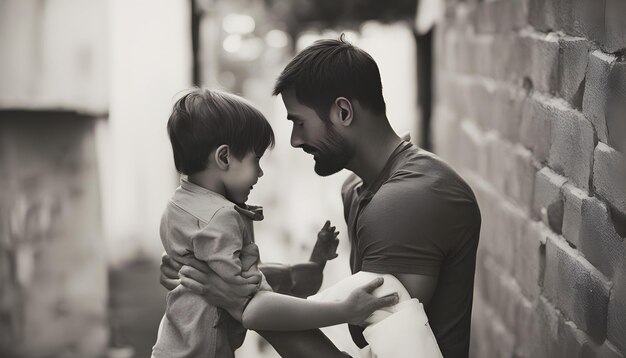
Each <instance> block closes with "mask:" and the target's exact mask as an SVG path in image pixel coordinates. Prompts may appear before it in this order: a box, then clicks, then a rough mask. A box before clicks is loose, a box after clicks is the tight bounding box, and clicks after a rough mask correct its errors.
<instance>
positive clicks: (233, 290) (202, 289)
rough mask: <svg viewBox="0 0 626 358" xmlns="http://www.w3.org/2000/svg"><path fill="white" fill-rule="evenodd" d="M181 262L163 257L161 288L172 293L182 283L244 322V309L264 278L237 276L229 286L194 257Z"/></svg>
mask: <svg viewBox="0 0 626 358" xmlns="http://www.w3.org/2000/svg"><path fill="white" fill-rule="evenodd" d="M180 260H181V261H180V262H179V261H176V260H174V259H172V258H171V257H169V256H167V255H163V258H162V260H161V285H163V287H165V288H167V289H168V290H172V289H174V288H175V287H176V286H178V284H179V283H180V284H181V285H183V286H185V287H186V288H188V289H190V290H191V291H193V292H195V293H197V294H198V295H201V296H203V297H204V298H205V299H206V300H207V301H208V302H209V303H210V304H212V305H214V306H217V307H220V308H223V309H225V310H227V311H228V312H229V313H230V314H231V316H233V318H235V319H236V320H238V321H241V313H242V310H243V306H244V304H245V302H246V301H247V300H248V298H249V297H250V296H252V295H253V294H254V293H255V292H256V291H257V286H258V284H259V282H261V277H260V276H259V275H256V274H255V275H243V276H249V277H243V276H234V277H232V278H229V279H228V282H226V281H225V280H223V279H222V278H221V277H220V276H219V275H217V274H216V273H215V272H213V270H211V269H210V268H209V266H208V265H207V264H206V263H204V262H202V261H200V260H198V259H196V258H194V257H193V256H183V257H181V258H180ZM173 273H175V276H174V275H173ZM174 277H176V278H174Z"/></svg>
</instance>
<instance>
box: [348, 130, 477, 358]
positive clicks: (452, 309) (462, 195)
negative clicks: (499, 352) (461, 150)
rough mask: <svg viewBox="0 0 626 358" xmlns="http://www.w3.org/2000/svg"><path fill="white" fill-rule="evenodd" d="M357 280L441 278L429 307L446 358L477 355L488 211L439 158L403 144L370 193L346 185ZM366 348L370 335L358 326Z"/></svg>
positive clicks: (353, 183)
mask: <svg viewBox="0 0 626 358" xmlns="http://www.w3.org/2000/svg"><path fill="white" fill-rule="evenodd" d="M341 194H342V197H343V203H344V216H345V218H346V222H347V224H348V235H349V237H350V241H351V246H352V249H351V252H350V267H351V269H352V273H356V272H358V271H369V272H376V273H390V274H398V273H405V274H417V275H425V276H434V277H437V287H436V289H435V292H434V294H433V296H432V298H431V300H430V302H429V304H428V305H427V306H426V307H425V310H426V314H427V315H428V318H429V322H430V325H431V328H432V330H433V333H434V334H435V337H436V338H437V342H438V344H439V347H440V349H441V352H442V353H443V356H444V357H446V358H456V357H467V356H468V354H469V340H470V322H471V314H472V292H473V288H474V269H475V266H476V249H477V247H478V238H479V234H480V223H481V217H480V210H479V208H478V205H477V203H476V198H475V197H474V194H473V192H472V190H471V188H470V187H469V186H468V185H467V183H465V181H464V180H463V179H462V178H461V177H460V176H459V175H458V174H457V173H456V172H455V171H454V170H453V169H452V168H450V167H449V166H448V165H447V164H445V163H444V162H443V161H442V160H441V159H439V158H438V157H437V156H435V155H434V154H432V153H430V152H427V151H425V150H422V149H420V148H417V147H416V146H414V145H413V144H411V143H409V142H402V143H401V144H400V145H399V146H398V147H397V148H396V150H395V151H394V153H393V154H392V155H391V156H390V158H389V160H388V161H387V164H386V166H385V168H384V169H383V170H382V171H381V173H380V174H379V176H378V178H377V179H376V180H375V181H374V182H372V183H368V186H367V187H364V186H363V182H362V181H361V179H359V178H358V177H357V176H355V175H353V176H351V177H349V178H348V179H347V180H346V182H345V183H344V185H343V188H342V193H341ZM350 333H351V334H352V338H353V340H354V341H355V343H356V344H357V345H358V346H359V347H361V348H362V347H364V346H365V345H367V342H366V341H365V339H364V338H363V335H362V329H361V328H360V327H357V326H350Z"/></svg>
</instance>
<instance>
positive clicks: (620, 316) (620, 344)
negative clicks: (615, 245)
mask: <svg viewBox="0 0 626 358" xmlns="http://www.w3.org/2000/svg"><path fill="white" fill-rule="evenodd" d="M613 282H614V286H613V289H612V290H611V298H610V300H609V310H608V327H607V338H608V340H609V341H610V342H612V343H613V344H614V345H615V346H616V347H617V348H619V349H620V350H621V351H622V352H626V319H624V317H626V267H625V266H624V265H622V267H621V269H620V272H619V273H618V274H617V275H616V277H615V279H614V280H613Z"/></svg>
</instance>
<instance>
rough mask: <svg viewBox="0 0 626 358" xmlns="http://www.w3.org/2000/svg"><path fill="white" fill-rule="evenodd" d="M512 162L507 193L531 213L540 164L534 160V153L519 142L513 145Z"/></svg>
mask: <svg viewBox="0 0 626 358" xmlns="http://www.w3.org/2000/svg"><path fill="white" fill-rule="evenodd" d="M511 164H512V170H511V175H510V176H509V180H508V183H507V185H506V186H505V188H506V191H505V193H506V194H507V195H508V196H509V197H510V198H512V199H513V201H514V202H515V203H517V204H518V205H519V206H520V207H521V208H522V209H524V210H525V211H526V212H527V213H530V211H531V206H532V201H533V191H534V186H535V174H536V173H537V168H538V166H539V164H538V163H537V162H536V161H535V160H534V158H533V156H532V153H531V152H530V151H529V150H528V149H526V148H524V147H522V146H521V145H519V144H517V145H515V146H514V147H513V162H512V163H511Z"/></svg>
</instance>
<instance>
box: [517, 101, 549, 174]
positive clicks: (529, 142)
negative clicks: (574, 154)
mask: <svg viewBox="0 0 626 358" xmlns="http://www.w3.org/2000/svg"><path fill="white" fill-rule="evenodd" d="M541 98H542V97H541V96H540V95H538V94H533V95H532V96H531V97H529V98H528V100H527V101H526V102H525V103H524V108H523V111H522V122H521V126H520V141H521V143H522V144H524V146H526V147H527V148H529V149H530V150H531V151H532V152H533V155H534V156H535V158H536V159H537V160H538V161H539V162H541V163H545V162H547V159H548V153H549V152H550V138H551V131H552V127H551V124H550V119H551V118H552V117H553V116H554V109H553V107H552V106H550V105H548V104H547V103H546V102H545V101H543V100H541Z"/></svg>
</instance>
